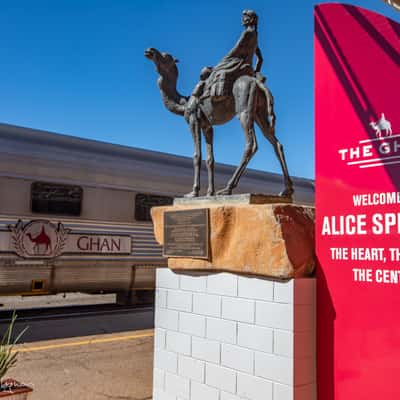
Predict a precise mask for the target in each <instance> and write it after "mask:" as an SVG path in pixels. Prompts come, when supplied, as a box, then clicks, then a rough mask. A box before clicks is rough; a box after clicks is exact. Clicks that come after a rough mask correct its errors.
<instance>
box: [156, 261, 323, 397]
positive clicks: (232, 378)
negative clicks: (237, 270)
mask: <svg viewBox="0 0 400 400" xmlns="http://www.w3.org/2000/svg"><path fill="white" fill-rule="evenodd" d="M156 286H157V291H156V316H155V340H154V345H155V346H154V347H155V349H154V390H153V400H239V399H247V400H315V399H316V394H315V393H316V372H315V280H314V279H295V280H291V281H289V282H277V281H275V282H274V281H271V280H267V279H262V278H258V277H249V276H240V275H236V274H231V273H217V274H207V273H194V274H190V275H189V274H180V273H174V272H172V271H171V270H169V269H167V268H165V269H158V270H157V280H156Z"/></svg>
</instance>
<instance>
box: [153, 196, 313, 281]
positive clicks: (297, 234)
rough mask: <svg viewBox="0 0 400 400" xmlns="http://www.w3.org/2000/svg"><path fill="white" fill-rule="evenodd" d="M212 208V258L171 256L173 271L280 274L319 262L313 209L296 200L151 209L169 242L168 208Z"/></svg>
mask: <svg viewBox="0 0 400 400" xmlns="http://www.w3.org/2000/svg"><path fill="white" fill-rule="evenodd" d="M194 208H208V209H209V218H210V221H209V227H210V243H209V246H210V258H209V259H208V260H205V259H197V258H187V257H179V258H178V257H170V258H169V259H168V266H169V267H170V268H171V269H174V270H202V271H228V272H236V273H245V274H255V275H261V276H267V277H272V278H279V279H290V278H299V277H306V276H310V275H311V274H312V273H313V271H314V267H315V257H314V208H313V207H309V206H298V205H291V204H226V205H224V204H220V203H216V204H207V206H205V205H204V204H199V205H198V206H196V205H193V204H190V205H174V206H167V207H155V208H153V209H152V211H151V213H152V218H153V223H154V233H155V237H156V240H157V241H158V242H159V243H160V244H163V243H164V237H163V236H164V218H163V215H164V212H166V211H178V210H188V209H194Z"/></svg>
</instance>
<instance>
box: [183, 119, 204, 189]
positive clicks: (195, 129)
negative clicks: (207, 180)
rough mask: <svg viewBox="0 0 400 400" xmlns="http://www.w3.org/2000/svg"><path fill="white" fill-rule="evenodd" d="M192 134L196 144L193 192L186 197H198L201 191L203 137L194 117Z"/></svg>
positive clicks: (191, 128)
mask: <svg viewBox="0 0 400 400" xmlns="http://www.w3.org/2000/svg"><path fill="white" fill-rule="evenodd" d="M189 126H190V132H191V133H192V137H193V142H194V154H193V168H194V179H193V190H192V191H191V192H190V193H188V194H185V197H198V195H199V191H200V168H201V137H200V124H199V121H198V119H197V118H196V117H195V116H194V115H192V116H190V119H189Z"/></svg>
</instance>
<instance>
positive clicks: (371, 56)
mask: <svg viewBox="0 0 400 400" xmlns="http://www.w3.org/2000/svg"><path fill="white" fill-rule="evenodd" d="M399 66H400V25H399V24H397V23H396V22H394V21H392V20H389V19H387V18H385V17H383V16H381V15H378V14H376V13H373V12H370V11H367V10H365V9H362V8H358V7H353V6H349V5H343V4H325V5H321V6H317V7H316V8H315V74H316V76H315V82H316V84H315V101H316V210H317V213H316V238H317V243H316V246H317V257H318V261H319V263H320V267H319V269H318V291H317V292H318V398H320V399H324V400H354V399H363V400H372V399H374V400H375V399H377V398H385V399H396V398H399V397H400V385H399V382H398V381H399V376H400V361H399V360H400V240H399V239H400V112H399V93H400V72H399Z"/></svg>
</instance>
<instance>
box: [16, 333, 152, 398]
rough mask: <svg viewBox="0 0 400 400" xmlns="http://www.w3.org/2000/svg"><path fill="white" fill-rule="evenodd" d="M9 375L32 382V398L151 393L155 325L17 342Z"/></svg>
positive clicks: (123, 395)
mask: <svg viewBox="0 0 400 400" xmlns="http://www.w3.org/2000/svg"><path fill="white" fill-rule="evenodd" d="M18 349H19V350H20V354H19V356H18V363H17V366H16V367H14V368H13V369H12V370H11V371H10V374H9V376H10V377H13V378H15V379H17V380H18V381H20V382H24V383H26V384H28V385H30V386H32V387H33V388H34V392H33V393H32V395H31V397H30V399H31V400H66V399H68V400H71V399H72V400H114V399H115V400H145V399H151V392H152V368H153V331H152V330H141V331H130V332H124V333H118V334H111V335H97V336H87V337H81V338H74V339H59V340H53V341H46V342H44V341H42V342H35V343H29V344H23V345H20V346H18Z"/></svg>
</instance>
